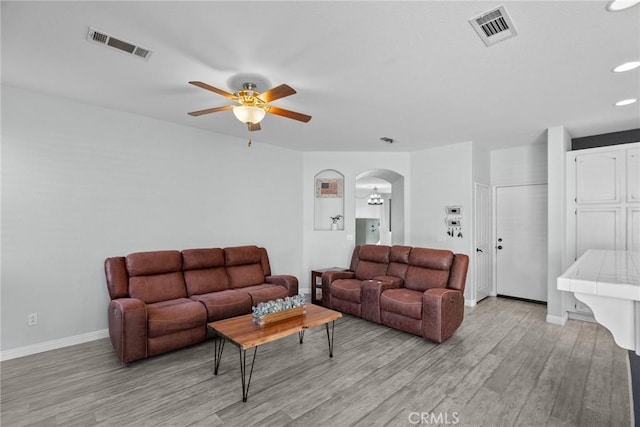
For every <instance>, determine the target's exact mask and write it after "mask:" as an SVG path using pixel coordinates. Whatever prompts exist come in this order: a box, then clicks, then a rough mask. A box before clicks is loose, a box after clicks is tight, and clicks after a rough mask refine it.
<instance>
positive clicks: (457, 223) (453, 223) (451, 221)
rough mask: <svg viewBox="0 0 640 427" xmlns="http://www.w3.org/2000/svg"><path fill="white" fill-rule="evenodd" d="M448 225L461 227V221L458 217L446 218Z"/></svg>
mask: <svg viewBox="0 0 640 427" xmlns="http://www.w3.org/2000/svg"><path fill="white" fill-rule="evenodd" d="M447 226H448V227H462V221H460V220H459V219H448V220H447Z"/></svg>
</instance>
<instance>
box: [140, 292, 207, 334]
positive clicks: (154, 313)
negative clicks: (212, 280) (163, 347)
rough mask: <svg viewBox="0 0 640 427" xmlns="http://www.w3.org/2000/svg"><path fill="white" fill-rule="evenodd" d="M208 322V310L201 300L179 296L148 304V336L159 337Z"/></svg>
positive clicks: (203, 325) (202, 325)
mask: <svg viewBox="0 0 640 427" xmlns="http://www.w3.org/2000/svg"><path fill="white" fill-rule="evenodd" d="M206 322H207V311H206V310H205V308H204V306H203V305H202V304H200V303H199V302H196V301H193V300H190V299H188V298H178V299H174V300H169V301H161V302H156V303H153V304H147V325H148V337H149V338H153V337H159V336H163V335H167V334H171V333H174V332H179V331H184V330H186V329H191V328H196V327H199V326H201V327H202V328H203V329H204V327H205V323H206Z"/></svg>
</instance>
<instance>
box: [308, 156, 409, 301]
mask: <svg viewBox="0 0 640 427" xmlns="http://www.w3.org/2000/svg"><path fill="white" fill-rule="evenodd" d="M303 157H304V171H303V186H302V193H301V194H302V204H303V236H304V237H303V239H304V255H303V259H304V262H303V268H302V270H303V272H304V274H303V275H302V276H301V277H300V278H299V279H300V283H301V289H303V288H304V291H305V292H309V289H310V282H309V281H310V277H309V276H310V271H311V270H312V269H314V268H326V267H349V262H350V261H351V254H352V252H353V248H354V245H355V212H356V197H355V195H356V193H355V184H356V177H357V176H358V175H359V174H361V173H363V172H365V171H368V170H372V169H387V170H391V171H394V172H397V173H398V174H400V175H402V176H404V177H408V176H409V174H410V167H409V165H410V162H409V159H410V157H411V154H410V153H370V152H367V153H362V152H312V153H304V156H303ZM325 169H333V170H336V171H338V172H340V173H342V174H343V175H344V202H345V203H344V216H345V217H344V218H343V220H344V230H338V231H320V230H314V229H313V224H314V218H313V214H314V209H313V206H314V197H315V194H314V185H315V184H314V176H315V175H316V174H317V173H318V172H320V171H322V170H325ZM404 185H405V192H406V191H407V189H408V187H409V186H410V180H409V179H405V180H404ZM396 191H397V189H396V188H395V187H394V189H393V192H394V196H393V197H394V203H395V202H396V197H395V195H396ZM409 203H410V201H407V205H408V204H409ZM408 209H410V207H409V206H407V210H406V211H405V212H408ZM394 221H395V220H394ZM405 233H406V235H407V236H409V235H410V230H409V218H408V216H407V215H406V214H405ZM407 244H408V243H407Z"/></svg>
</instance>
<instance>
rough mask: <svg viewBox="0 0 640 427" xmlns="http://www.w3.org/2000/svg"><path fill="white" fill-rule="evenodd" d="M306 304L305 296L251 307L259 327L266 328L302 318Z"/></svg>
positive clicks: (279, 299) (296, 296)
mask: <svg viewBox="0 0 640 427" xmlns="http://www.w3.org/2000/svg"><path fill="white" fill-rule="evenodd" d="M305 302H306V299H305V297H304V295H295V296H292V297H286V298H284V299H282V298H278V299H276V300H273V301H267V302H261V303H259V304H258V305H256V306H253V307H251V310H252V311H253V321H254V323H256V324H257V325H260V326H264V325H268V324H270V323H275V322H279V321H281V320H285V319H289V318H291V317H296V316H302V315H304V313H305Z"/></svg>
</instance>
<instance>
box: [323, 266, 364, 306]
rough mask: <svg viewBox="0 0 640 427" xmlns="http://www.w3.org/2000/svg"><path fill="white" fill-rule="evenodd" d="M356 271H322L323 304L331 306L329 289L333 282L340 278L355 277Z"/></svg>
mask: <svg viewBox="0 0 640 427" xmlns="http://www.w3.org/2000/svg"><path fill="white" fill-rule="evenodd" d="M354 277H356V273H355V272H354V271H350V270H330V271H325V272H324V273H322V305H323V306H324V307H329V308H331V305H330V304H331V297H330V295H329V291H330V290H331V284H332V283H333V282H335V281H336V280H340V279H353V278H354Z"/></svg>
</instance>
